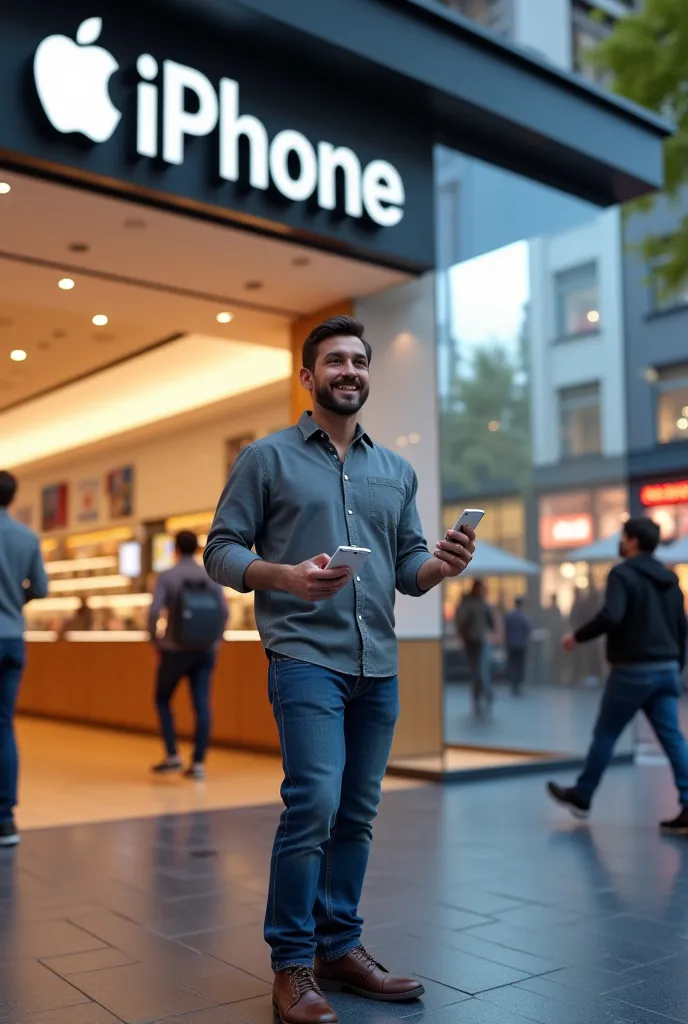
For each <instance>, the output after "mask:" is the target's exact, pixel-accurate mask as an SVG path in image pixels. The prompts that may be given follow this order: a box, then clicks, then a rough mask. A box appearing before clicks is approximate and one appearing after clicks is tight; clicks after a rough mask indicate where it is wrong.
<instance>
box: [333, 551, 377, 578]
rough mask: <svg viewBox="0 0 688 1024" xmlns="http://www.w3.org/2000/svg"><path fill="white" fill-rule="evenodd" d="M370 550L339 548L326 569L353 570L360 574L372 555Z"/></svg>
mask: <svg viewBox="0 0 688 1024" xmlns="http://www.w3.org/2000/svg"><path fill="white" fill-rule="evenodd" d="M371 554H372V551H371V550H370V548H347V547H338V548H337V550H336V551H335V553H334V554H333V555H332V558H331V559H330V560H329V562H328V563H327V565H326V566H325V568H326V569H343V568H347V569H351V571H352V572H358V571H359V569H360V568H361V566H362V565H363V563H364V562H365V560H366V558H367V557H368V555H371Z"/></svg>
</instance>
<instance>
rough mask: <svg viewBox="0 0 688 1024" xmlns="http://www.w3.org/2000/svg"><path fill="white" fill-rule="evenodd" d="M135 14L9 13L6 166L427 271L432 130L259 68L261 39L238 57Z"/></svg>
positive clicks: (281, 71)
mask: <svg viewBox="0 0 688 1024" xmlns="http://www.w3.org/2000/svg"><path fill="white" fill-rule="evenodd" d="M137 7H138V5H133V4H132V5H129V4H126V5H124V4H117V3H114V2H111V0H90V2H85V0H64V2H58V0H22V3H21V4H12V5H9V6H8V5H6V6H5V8H4V10H3V13H2V29H3V31H2V34H1V35H0V94H1V95H2V96H3V104H2V107H1V108H0V152H1V154H2V156H3V158H4V159H6V160H8V161H11V162H12V163H14V164H19V165H21V164H25V165H26V166H31V165H33V166H35V167H38V168H40V167H43V168H46V169H47V170H49V171H50V172H51V173H56V174H57V175H58V176H60V177H64V178H67V179H69V178H71V179H81V180H84V181H86V182H88V183H91V184H93V185H95V186H96V187H103V188H108V189H114V190H115V191H118V190H119V191H123V192H127V193H128V194H130V195H131V194H138V195H140V196H142V197H150V198H151V199H153V200H155V199H156V198H157V199H158V200H160V201H164V202H167V203H170V204H173V205H182V206H187V207H189V208H191V209H193V208H196V209H198V210H199V211H200V212H205V213H208V212H210V213H211V214H212V215H217V216H221V217H229V218H230V219H231V220H233V221H234V222H237V223H243V224H246V225H247V226H252V227H255V228H258V229H264V230H267V231H273V232H274V231H277V232H279V233H280V234H283V235H287V236H289V237H294V238H298V239H299V240H302V241H306V242H310V243H312V244H314V245H318V246H322V247H326V248H330V249H333V250H338V251H346V252H350V253H352V254H355V255H358V256H361V257H364V258H366V259H370V260H372V261H375V262H380V263H384V264H387V265H391V266H398V267H403V268H408V269H412V270H423V269H425V268H427V267H429V266H431V265H432V264H433V262H434V260H433V216H432V210H433V175H432V140H431V137H430V131H429V129H428V128H427V127H424V126H421V125H419V124H418V123H417V122H414V121H412V120H411V119H410V118H407V117H405V115H404V112H403V111H400V110H391V109H387V105H386V104H384V105H383V104H382V103H381V102H376V98H375V96H369V97H365V98H364V97H362V96H361V95H358V94H356V93H355V92H351V91H350V90H349V89H348V88H347V81H346V77H343V78H340V79H339V80H336V78H335V76H334V73H333V75H332V76H330V77H329V78H328V79H326V80H324V79H323V77H322V75H316V74H315V73H310V74H309V69H308V68H305V67H301V66H292V67H288V65H287V62H286V60H285V61H284V62H281V61H279V60H277V61H276V60H275V59H274V58H273V57H272V56H271V57H270V58H269V59H268V58H267V57H266V56H262V57H261V54H260V36H259V33H258V31H256V38H255V40H251V42H252V44H253V43H254V42H255V46H253V45H251V46H250V47H247V46H246V37H245V35H244V36H242V38H241V41H239V40H238V39H237V40H233V39H232V38H229V37H228V38H218V36H217V35H213V34H212V33H211V32H209V30H208V29H207V28H206V27H205V26H204V25H202V24H199V25H198V26H194V30H193V32H191V31H189V30H188V27H187V29H186V30H185V28H184V26H183V25H182V23H179V22H175V20H174V19H173V18H169V19H166V18H165V17H160V18H159V19H155V20H154V19H152V17H151V15H150V13H149V12H148V11H147V9H145V8H144V9H143V10H137ZM285 57H286V55H285ZM339 74H340V75H341V74H342V71H341V69H340V70H339Z"/></svg>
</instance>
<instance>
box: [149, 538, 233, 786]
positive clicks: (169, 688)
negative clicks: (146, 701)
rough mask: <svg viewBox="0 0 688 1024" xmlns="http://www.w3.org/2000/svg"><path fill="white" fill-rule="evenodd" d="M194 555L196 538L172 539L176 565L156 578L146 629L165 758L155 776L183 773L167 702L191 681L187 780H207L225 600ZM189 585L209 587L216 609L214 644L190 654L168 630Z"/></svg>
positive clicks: (225, 611)
mask: <svg viewBox="0 0 688 1024" xmlns="http://www.w3.org/2000/svg"><path fill="white" fill-rule="evenodd" d="M197 551H198V537H197V536H196V534H195V533H192V532H191V530H182V531H181V532H180V533H178V534H177V537H176V538H175V552H176V556H177V563H176V565H174V566H173V567H172V568H171V569H168V570H167V571H166V572H163V573H161V574H160V576H159V577H158V582H157V585H156V587H155V593H154V594H153V601H152V603H151V608H150V613H149V620H148V629H149V632H150V635H151V638H152V640H153V642H154V643H155V646H156V647H157V649H158V651H159V652H160V661H159V664H158V678H157V684H156V690H155V706H156V708H157V711H158V718H159V720H160V730H161V732H162V736H163V740H164V743H165V750H166V757H165V759H164V760H163V761H161V762H160V764H156V765H154V767H153V771H154V772H155V773H156V774H157V775H167V774H169V773H171V772H178V771H180V770H181V769H182V761H181V758H180V756H179V751H178V749H177V737H176V734H175V729H174V718H173V716H172V709H171V707H170V702H171V700H172V697H173V696H174V693H175V691H176V689H177V687H178V686H179V683H180V682H181V680H182V679H183V678H184V677H186V678H187V679H188V680H189V688H190V690H191V700H192V702H193V708H194V716H195V720H196V728H195V735H194V750H193V759H192V761H191V764H190V765H189V767H188V768H187V770H186V771H185V773H184V774H185V775H186V776H187V778H192V779H203V778H204V777H205V759H206V754H207V752H208V745H209V743H210V717H211V716H210V685H211V682H212V676H213V671H214V668H215V660H216V658H217V650H218V648H219V646H220V643H221V642H222V636H223V633H224V628H225V625H226V623H227V601H226V599H225V595H224V591H223V589H222V587H219V586H218V585H217V584H216V583H213V582H211V580H209V579H208V575H207V573H206V571H205V569H204V568H203V566H202V565H199V564H198V563H197V562H196V560H195V558H194V555H195V554H196V552H197ZM187 584H190V585H192V586H194V587H199V586H200V587H207V588H208V589H209V590H212V591H213V595H214V597H215V601H216V604H217V614H216V615H215V620H216V624H217V633H216V635H215V637H214V639H213V640H212V641H210V642H209V643H207V644H205V645H204V646H202V647H201V648H195V649H188V648H186V647H184V646H183V645H181V644H180V643H179V641H178V639H177V638H176V637H175V635H174V629H173V627H172V620H173V613H174V608H175V605H176V604H177V601H178V600H179V598H180V595H181V592H182V589H183V588H184V587H185V586H186V585H187ZM163 609H164V610H165V611H166V612H167V627H166V629H165V635H164V636H162V637H160V638H158V637H157V635H156V629H157V623H158V619H159V618H160V613H161V612H162V611H163Z"/></svg>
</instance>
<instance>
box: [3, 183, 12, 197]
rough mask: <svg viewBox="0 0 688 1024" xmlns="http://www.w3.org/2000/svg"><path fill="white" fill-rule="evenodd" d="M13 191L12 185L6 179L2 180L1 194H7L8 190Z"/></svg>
mask: <svg viewBox="0 0 688 1024" xmlns="http://www.w3.org/2000/svg"><path fill="white" fill-rule="evenodd" d="M11 191H12V186H11V185H8V184H7V182H6V181H0V196H6V195H7V193H8V192H11Z"/></svg>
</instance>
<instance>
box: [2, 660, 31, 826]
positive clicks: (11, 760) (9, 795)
mask: <svg viewBox="0 0 688 1024" xmlns="http://www.w3.org/2000/svg"><path fill="white" fill-rule="evenodd" d="M25 657H26V654H25V647H24V641H23V640H0V822H3V823H4V822H8V821H12V820H13V817H14V808H15V807H16V805H17V783H18V780H19V755H18V753H17V741H16V739H15V736H14V708H15V705H16V703H17V694H18V693H19V684H20V682H21V677H22V672H23V671H24V661H25Z"/></svg>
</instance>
